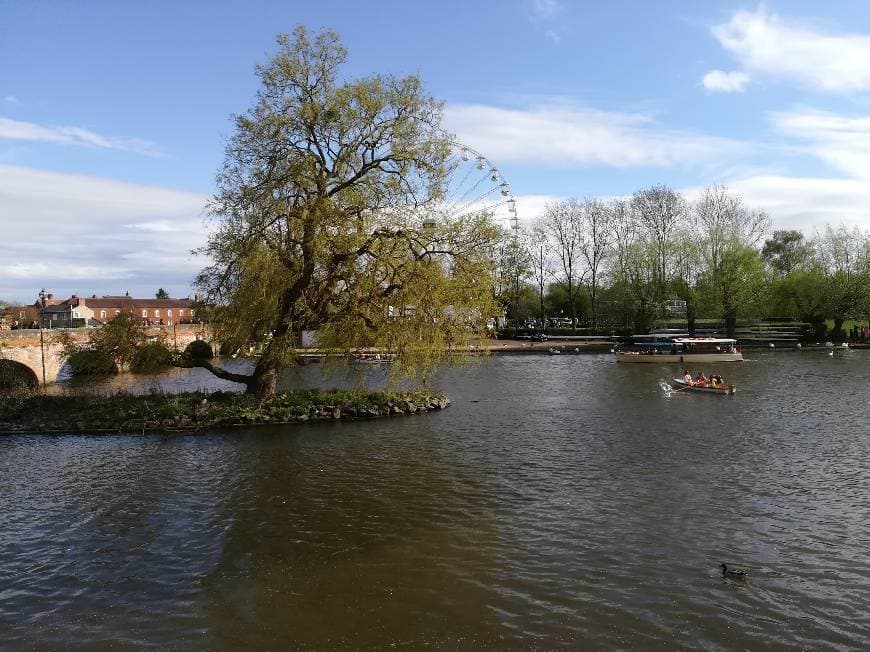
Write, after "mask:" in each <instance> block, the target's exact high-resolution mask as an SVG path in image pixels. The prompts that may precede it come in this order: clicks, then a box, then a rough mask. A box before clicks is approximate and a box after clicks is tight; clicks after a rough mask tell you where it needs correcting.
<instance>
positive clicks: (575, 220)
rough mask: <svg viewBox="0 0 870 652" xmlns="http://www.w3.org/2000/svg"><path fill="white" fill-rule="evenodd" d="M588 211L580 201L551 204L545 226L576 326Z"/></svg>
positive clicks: (542, 220) (547, 210) (543, 222)
mask: <svg viewBox="0 0 870 652" xmlns="http://www.w3.org/2000/svg"><path fill="white" fill-rule="evenodd" d="M583 213H584V207H582V206H581V205H580V204H578V203H577V200H576V199H565V200H561V201H557V202H553V203H549V204H547V206H546V208H545V209H544V215H543V217H542V219H541V226H542V228H543V231H544V235H546V238H547V240H548V241H549V242H550V243H552V244H553V250H554V252H555V257H556V259H557V260H558V263H559V268H560V272H561V277H562V278H561V279H560V280H561V282H562V283H564V284H565V288H566V290H567V292H568V304H569V307H570V311H571V324H572V326H573V325H574V324H576V323H577V295H578V294H579V292H580V289H581V288H582V280H583V274H582V266H581V265H582V255H583V242H582V228H583V226H582V220H583Z"/></svg>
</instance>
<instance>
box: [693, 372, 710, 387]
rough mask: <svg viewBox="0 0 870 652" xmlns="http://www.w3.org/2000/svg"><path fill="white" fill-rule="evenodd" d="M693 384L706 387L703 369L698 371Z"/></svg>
mask: <svg viewBox="0 0 870 652" xmlns="http://www.w3.org/2000/svg"><path fill="white" fill-rule="evenodd" d="M695 384H696V385H697V386H698V387H706V386H707V376H705V375H704V372H703V371H699V372H698V377H697V378H695Z"/></svg>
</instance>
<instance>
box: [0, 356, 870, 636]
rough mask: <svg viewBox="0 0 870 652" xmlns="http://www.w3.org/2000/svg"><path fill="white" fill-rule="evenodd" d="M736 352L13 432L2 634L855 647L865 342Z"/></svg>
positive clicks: (519, 364) (562, 360)
mask: <svg viewBox="0 0 870 652" xmlns="http://www.w3.org/2000/svg"><path fill="white" fill-rule="evenodd" d="M747 357H749V358H752V360H749V361H747V362H745V363H743V364H731V365H728V366H726V367H724V368H722V369H719V370H718V371H720V372H721V373H723V374H724V375H725V376H726V377H727V380H729V381H732V382H734V383H735V384H736V385H737V387H738V393H737V395H736V396H734V397H731V398H729V397H721V396H708V395H697V394H695V395H687V394H685V393H675V394H671V395H670V396H668V395H667V394H666V393H665V392H663V391H662V389H661V388H660V387H659V381H660V380H662V379H665V378H667V377H669V376H670V375H676V372H678V371H680V370H678V369H676V368H675V367H666V366H657V365H618V364H616V363H615V362H614V361H613V360H612V357H611V356H607V355H561V356H552V357H548V356H529V355H526V356H495V357H492V358H489V359H486V360H483V361H482V362H477V363H473V364H470V365H467V366H462V367H457V368H451V369H445V370H443V371H442V372H440V373H439V374H438V376H437V378H436V379H435V380H434V384H435V385H436V386H437V387H438V388H440V389H442V390H443V391H444V392H446V393H447V394H448V395H449V396H450V397H451V399H452V401H453V404H452V406H451V407H450V408H449V409H447V410H444V411H441V412H437V413H432V414H427V415H419V416H417V415H415V416H402V417H393V418H388V419H381V420H373V421H362V422H352V423H351V422H340V423H316V424H309V425H292V426H281V427H258V428H251V429H245V430H227V431H215V432H207V433H201V434H180V435H178V434H176V435H146V436H76V435H68V436H45V435H43V436H39V435H14V436H5V437H0V640H2V644H0V646H4V645H5V646H9V647H11V648H16V649H18V648H31V647H39V648H43V647H45V648H57V647H70V646H71V647H80V648H95V647H99V648H102V647H110V646H114V647H154V648H230V649H232V648H236V649H242V648H244V649H250V648H266V647H273V648H286V647H305V648H317V649H333V648H344V647H354V648H356V647H398V648H404V649H417V648H421V647H427V646H428V647H435V648H448V649H493V648H498V649H517V648H538V649H552V648H560V647H564V648H580V647H584V648H586V647H593V648H604V649H619V648H623V649H629V648H630V649H637V648H644V649H674V648H691V649H705V650H715V649H723V650H724V649H735V648H750V649H758V648H781V647H788V648H811V649H854V648H864V649H866V648H867V647H868V645H870V558H868V555H867V550H868V549H870V526H868V521H867V519H868V515H870V466H868V463H867V462H868V460H870V419H868V413H867V407H866V405H867V402H866V387H867V384H868V380H870V351H868V352H865V351H837V352H836V353H835V355H834V356H829V355H827V353H826V352H824V351H804V352H767V351H764V352H758V353H749V354H747ZM695 371H697V370H695ZM705 371H706V372H707V374H708V375H709V373H710V372H711V371H713V370H712V369H705ZM200 372H201V370H195V371H185V372H175V373H174V374H171V375H169V376H166V377H164V378H163V380H161V381H159V382H157V381H154V380H142V379H138V380H136V379H131V377H125V379H123V380H122V381H116V382H121V383H122V384H126V385H125V386H126V387H127V388H128V389H130V388H131V387H132V385H131V383H132V384H133V385H135V387H136V388H138V389H140V390H147V389H149V388H151V387H155V386H158V385H159V386H162V387H164V388H166V387H170V388H171V387H187V388H190V387H196V386H199V385H209V386H218V384H215V381H213V380H212V379H210V378H209V377H208V376H207V375H205V376H203V375H197V374H200ZM322 373H323V371H322V370H321V369H320V367H319V366H318V365H315V366H312V367H306V368H304V369H302V370H301V371H299V372H298V374H297V375H296V376H295V377H294V378H292V379H290V380H288V384H290V385H316V384H326V385H346V384H348V383H351V382H356V380H358V379H354V378H350V379H349V378H347V377H345V376H343V375H342V376H339V377H333V378H330V379H327V380H326V381H324V380H323V378H322ZM371 373H372V374H373V377H372V378H371V379H370V382H371V383H377V382H379V380H378V377H377V376H378V374H379V373H380V372H379V370H377V369H373V370H371ZM185 374H187V375H185ZM191 374H193V375H191ZM721 562H726V563H728V564H733V565H735V566H737V567H740V568H744V569H746V570H747V571H748V573H749V577H748V579H747V580H745V581H739V580H737V581H734V580H726V579H724V578H723V577H722V575H721V571H720V569H719V564H720V563H721Z"/></svg>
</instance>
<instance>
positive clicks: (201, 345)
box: [184, 340, 214, 360]
mask: <svg viewBox="0 0 870 652" xmlns="http://www.w3.org/2000/svg"><path fill="white" fill-rule="evenodd" d="M184 355H185V356H186V357H188V358H190V359H191V360H211V359H212V358H214V351H213V350H212V348H211V345H210V344H209V343H208V342H206V341H205V340H194V341H193V342H191V343H190V344H188V345H187V347H186V348H185V349H184Z"/></svg>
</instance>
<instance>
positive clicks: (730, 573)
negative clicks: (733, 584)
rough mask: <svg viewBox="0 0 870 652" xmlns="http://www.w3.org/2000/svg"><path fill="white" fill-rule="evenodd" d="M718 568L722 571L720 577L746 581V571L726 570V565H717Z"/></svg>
mask: <svg viewBox="0 0 870 652" xmlns="http://www.w3.org/2000/svg"><path fill="white" fill-rule="evenodd" d="M719 567H720V568H721V569H722V577H730V578H732V579H738V578H739V579H746V575H747V573H746V571H745V570H737V569H731V568H728V566H727V565H726V564H719Z"/></svg>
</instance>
